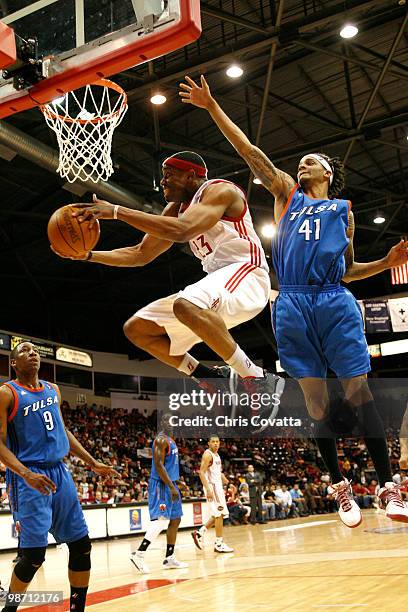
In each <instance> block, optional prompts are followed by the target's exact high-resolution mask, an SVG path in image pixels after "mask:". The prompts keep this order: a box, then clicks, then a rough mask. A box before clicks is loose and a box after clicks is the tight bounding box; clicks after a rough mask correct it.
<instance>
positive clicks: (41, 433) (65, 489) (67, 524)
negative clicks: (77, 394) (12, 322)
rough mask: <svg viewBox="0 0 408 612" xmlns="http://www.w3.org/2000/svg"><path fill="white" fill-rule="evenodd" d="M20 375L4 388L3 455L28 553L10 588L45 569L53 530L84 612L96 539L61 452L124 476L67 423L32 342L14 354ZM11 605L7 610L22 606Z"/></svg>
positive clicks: (19, 587) (22, 586)
mask: <svg viewBox="0 0 408 612" xmlns="http://www.w3.org/2000/svg"><path fill="white" fill-rule="evenodd" d="M10 363H11V365H12V367H13V368H14V370H15V372H16V379H15V380H12V381H8V382H7V383H4V384H3V385H2V386H1V387H0V460H1V461H2V462H3V463H4V465H5V466H6V468H7V471H6V480H7V490H8V494H9V498H10V505H11V510H12V512H13V518H14V520H15V521H16V522H17V521H18V524H19V526H20V547H21V554H22V557H21V558H20V559H19V561H18V562H17V563H16V565H15V567H14V571H13V574H12V577H11V582H10V589H9V592H10V593H22V592H25V591H26V590H27V588H28V586H29V584H30V582H31V581H32V579H33V578H34V575H35V574H36V572H37V570H38V569H39V568H40V567H41V565H42V564H43V562H44V558H45V550H46V547H47V543H48V532H50V533H51V534H52V535H53V536H54V538H55V540H56V541H57V542H58V543H60V542H66V543H67V545H68V548H69V561H68V577H69V582H70V585H71V600H70V606H71V607H70V610H75V612H83V610H84V609H85V600H86V594H87V590H88V584H89V575H90V569H91V558H90V554H91V541H90V539H89V536H88V527H87V525H86V523H85V518H84V514H83V512H82V508H81V506H80V504H79V501H78V494H77V491H76V488H75V485H74V481H73V479H72V476H71V474H70V473H69V471H68V468H67V467H66V465H65V464H64V463H63V458H64V457H65V456H66V455H67V454H68V453H69V452H70V453H72V454H73V455H75V456H77V457H79V458H80V459H82V460H83V461H84V462H85V463H86V464H87V465H89V466H90V468H91V469H92V470H93V471H94V472H96V473H97V474H100V475H101V476H108V475H113V474H116V475H117V476H119V474H118V473H117V472H116V471H115V470H114V469H113V468H112V467H110V466H108V465H105V464H103V463H101V462H99V461H96V459H94V458H93V457H92V456H91V455H90V454H89V453H88V452H87V451H86V450H85V449H84V448H83V446H82V445H81V444H80V443H79V442H78V440H77V439H76V438H75V436H74V435H73V434H72V433H71V432H70V431H68V430H67V429H66V428H65V425H64V421H63V419H62V415H61V411H60V401H61V396H60V391H59V389H58V387H57V386H56V385H54V384H53V383H50V382H47V381H45V380H39V378H38V371H39V369H40V355H39V352H38V349H37V348H36V347H35V346H34V344H32V343H31V342H21V343H20V344H18V345H17V346H16V347H15V348H14V349H13V351H12V352H11V356H10ZM16 608H17V606H16V605H15V604H13V605H12V606H11V605H10V606H9V605H6V606H5V607H4V608H3V612H11V611H12V610H16Z"/></svg>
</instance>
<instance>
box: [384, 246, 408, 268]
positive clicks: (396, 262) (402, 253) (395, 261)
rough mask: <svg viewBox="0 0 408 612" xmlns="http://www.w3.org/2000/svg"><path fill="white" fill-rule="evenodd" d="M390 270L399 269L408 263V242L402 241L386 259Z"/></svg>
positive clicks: (392, 249) (391, 250) (390, 251)
mask: <svg viewBox="0 0 408 612" xmlns="http://www.w3.org/2000/svg"><path fill="white" fill-rule="evenodd" d="M385 259H386V262H387V266H388V267H389V268H398V266H402V265H403V264H404V263H406V262H407V261H408V240H400V241H399V242H398V244H395V245H394V246H393V247H392V248H391V249H390V250H389V252H388V255H386V257H385Z"/></svg>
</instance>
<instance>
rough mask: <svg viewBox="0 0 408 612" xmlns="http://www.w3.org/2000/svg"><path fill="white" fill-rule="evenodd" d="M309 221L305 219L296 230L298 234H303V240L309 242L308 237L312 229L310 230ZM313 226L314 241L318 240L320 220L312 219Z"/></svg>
mask: <svg viewBox="0 0 408 612" xmlns="http://www.w3.org/2000/svg"><path fill="white" fill-rule="evenodd" d="M310 221H311V220H310V219H305V220H304V221H303V223H302V225H301V226H300V228H299V230H298V234H304V235H305V240H310V235H311V234H313V227H312V229H311V228H310ZM313 223H314V224H315V228H314V239H315V240H320V219H313Z"/></svg>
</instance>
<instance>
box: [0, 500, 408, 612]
mask: <svg viewBox="0 0 408 612" xmlns="http://www.w3.org/2000/svg"><path fill="white" fill-rule="evenodd" d="M225 540H226V541H227V542H228V544H230V545H232V546H234V548H235V551H234V553H231V554H225V555H219V554H218V555H217V553H214V552H213V548H212V543H213V532H212V533H211V532H210V533H208V534H207V536H206V542H207V546H206V550H205V551H203V552H200V551H198V550H197V549H196V548H195V547H194V544H193V541H192V538H191V536H190V533H189V532H188V531H183V532H181V533H180V534H179V538H178V549H177V556H178V558H179V559H180V560H183V561H187V562H188V563H189V568H188V569H185V570H163V569H162V568H161V562H162V559H163V556H164V548H165V547H164V543H165V538H164V536H163V535H161V536H160V537H159V540H158V541H157V542H156V544H155V545H154V547H151V549H150V551H149V554H148V555H147V557H146V561H147V562H148V564H149V566H150V569H151V573H150V574H149V575H146V576H143V575H140V574H139V573H138V572H137V570H136V569H135V568H134V567H133V565H132V564H131V563H130V561H129V555H130V552H131V550H133V548H132V547H134V546H135V545H137V542H140V540H139V539H138V538H129V539H120V540H112V541H109V542H96V543H94V546H93V552H92V579H91V585H90V589H89V593H90V594H89V595H88V606H87V609H89V610H92V612H102V611H105V610H110V611H113V610H114V611H115V612H116V611H118V612H119V611H120V612H130V611H134V610H136V609H138V610H144V611H148V612H158V611H161V610H166V612H167V611H168V612H173V611H174V612H176V611H177V612H196V611H197V612H201V611H210V610H212V609H213V610H221V612H228V611H232V610H234V611H238V612H241V611H242V612H244V611H245V612H247V611H248V612H249V611H251V612H252V611H255V610H259V611H262V610H289V609H291V610H303V611H306V612H308V611H309V610H310V611H318V610H325V609H328V610H330V609H338V610H370V611H371V610H383V611H384V610H385V611H386V612H394V611H395V612H397V611H398V612H401V611H402V610H405V609H407V608H408V580H407V578H408V546H407V544H408V525H404V524H403V523H395V522H394V523H393V522H391V521H389V520H388V519H386V518H385V516H384V515H383V514H382V513H376V512H375V511H372V510H368V511H366V512H365V513H364V520H363V523H362V524H361V526H360V527H358V528H357V529H347V528H346V527H344V526H343V525H342V524H341V522H340V521H339V520H338V518H337V515H331V514H330V515H324V516H312V517H308V518H303V519H292V520H287V521H279V522H273V523H268V524H267V525H256V526H251V525H245V526H240V527H227V528H226V529H225ZM13 556H14V555H12V554H10V553H4V554H1V555H0V579H1V580H2V584H4V583H7V582H8V579H9V571H10V561H11V559H12V558H13ZM66 567H67V549H66V548H65V547H62V548H58V549H50V550H49V551H48V553H47V559H46V562H45V563H44V566H43V568H42V569H41V570H40V571H39V572H38V574H37V576H36V578H35V580H34V581H33V584H32V589H44V590H46V589H56V590H58V589H60V590H61V589H62V590H63V591H64V596H65V597H67V596H68V594H69V591H68V583H67V579H66ZM21 609H22V608H21ZM28 609H30V610H33V611H35V612H43V611H45V610H55V612H57V611H58V612H62V610H64V611H65V610H68V605H67V603H65V604H64V605H58V606H52V608H51V607H46V606H36V607H31V608H28Z"/></svg>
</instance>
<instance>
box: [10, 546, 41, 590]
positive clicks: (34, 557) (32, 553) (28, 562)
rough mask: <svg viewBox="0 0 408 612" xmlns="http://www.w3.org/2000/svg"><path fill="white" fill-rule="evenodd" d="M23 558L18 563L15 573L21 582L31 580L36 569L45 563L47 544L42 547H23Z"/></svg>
mask: <svg viewBox="0 0 408 612" xmlns="http://www.w3.org/2000/svg"><path fill="white" fill-rule="evenodd" d="M21 550H22V555H23V556H22V558H21V559H20V561H19V562H18V563H17V564H16V566H15V568H14V573H15V575H16V576H17V578H18V579H19V580H21V582H31V581H32V579H33V578H34V576H35V573H36V571H37V570H38V569H39V568H40V567H41V565H42V564H43V563H44V559H45V546H44V547H41V548H22V549H21Z"/></svg>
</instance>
